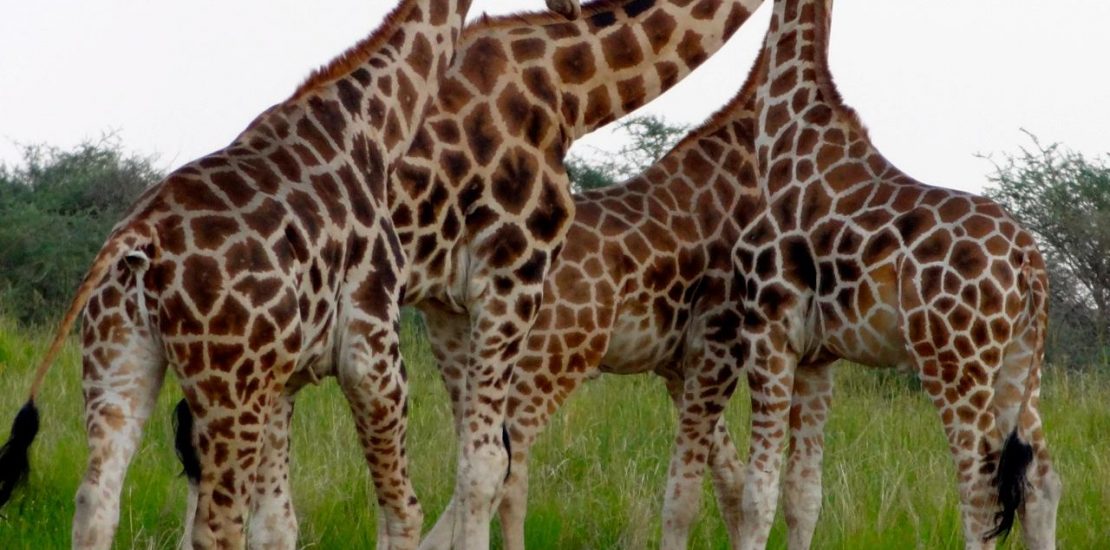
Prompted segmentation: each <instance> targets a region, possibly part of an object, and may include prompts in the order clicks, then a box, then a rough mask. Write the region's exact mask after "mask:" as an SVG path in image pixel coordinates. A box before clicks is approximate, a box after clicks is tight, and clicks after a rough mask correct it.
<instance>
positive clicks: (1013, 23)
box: [0, 0, 1110, 191]
mask: <svg viewBox="0 0 1110 550" xmlns="http://www.w3.org/2000/svg"><path fill="white" fill-rule="evenodd" d="M770 3H771V2H770V0H768V1H767V2H766V5H764V6H763V7H762V8H761V9H760V11H759V12H758V13H757V14H756V16H755V17H753V18H752V19H751V20H750V21H749V22H748V23H747V24H746V25H745V26H744V27H743V28H742V29H741V30H740V32H739V33H738V34H737V36H735V37H733V39H732V40H731V41H730V42H729V44H728V45H726V47H725V48H724V49H723V50H722V51H721V52H719V53H718V54H717V55H715V56H714V57H713V58H712V59H711V60H710V61H709V62H707V63H706V64H705V65H703V66H702V68H700V69H698V71H696V72H695V73H694V74H693V75H692V76H690V77H689V78H687V79H686V80H685V81H683V82H682V83H681V84H679V85H678V86H677V87H676V88H675V89H673V90H671V91H670V92H668V93H667V94H666V95H664V96H663V97H661V98H660V99H658V100H656V101H655V102H654V103H652V104H650V105H649V106H647V107H646V108H645V109H643V110H642V112H650V113H655V114H661V115H664V116H666V117H667V118H669V119H670V120H672V121H675V122H680V123H686V124H691V125H696V124H697V123H699V122H700V121H701V120H703V119H704V118H705V117H706V116H707V115H709V114H710V113H712V112H713V111H715V110H716V109H717V108H718V107H719V106H720V105H721V104H723V103H724V102H725V101H726V100H727V99H728V98H730V97H731V96H732V95H733V94H734V93H735V92H736V90H737V89H739V87H740V84H741V81H742V79H743V78H744V76H745V75H746V74H747V71H748V68H749V66H750V65H751V62H752V60H753V59H754V57H755V53H756V50H757V48H758V46H759V43H760V41H761V39H762V36H763V33H764V31H765V30H766V25H767V18H768V14H769V11H770ZM392 5H393V2H392V1H383V0H373V1H368V0H317V1H315V2H305V1H303V0H302V1H293V0H234V1H230V2H229V1H226V0H224V1H215V0H192V1H189V2H184V1H177V2H165V1H163V2H148V1H143V0H96V1H88V0H85V1H80V0H38V1H36V2H14V1H13V2H5V5H4V7H3V9H2V10H0V162H7V163H11V162H13V161H15V160H18V148H17V147H16V146H15V143H39V142H45V143H49V144H55V145H61V146H70V145H73V144H75V143H77V142H79V141H81V140H82V139H85V138H96V137H98V136H99V135H101V134H102V133H104V132H106V131H110V130H115V131H118V133H119V136H120V139H121V141H122V142H123V144H124V146H125V147H126V148H128V149H131V150H134V151H137V152H140V153H157V154H159V155H160V161H159V162H160V164H161V165H162V166H164V167H166V168H171V167H174V166H177V165H179V164H181V163H184V162H186V161H188V160H191V159H193V158H195V157H197V156H200V155H202V154H204V153H207V152H209V151H211V150H213V149H216V148H219V147H222V146H223V145H226V144H227V143H228V142H229V141H230V140H231V139H232V138H234V137H235V135H237V134H238V133H239V131H240V130H242V129H243V127H244V126H245V125H246V124H247V123H248V122H249V121H250V120H251V119H252V118H254V116H255V115H256V114H258V113H259V112H261V111H262V110H263V109H265V108H266V107H268V106H270V105H271V104H273V103H275V102H277V101H280V100H282V99H284V98H285V97H287V96H288V95H289V94H290V93H291V92H292V91H293V89H294V88H295V87H296V85H297V84H298V83H299V82H300V81H301V80H302V79H303V78H304V77H305V75H306V74H307V73H308V72H309V71H310V70H311V69H312V68H313V67H316V66H318V65H320V64H323V63H325V62H327V61H328V60H329V59H330V58H331V57H333V56H334V55H335V54H337V53H339V52H341V51H342V50H343V49H345V48H346V47H347V46H349V45H350V44H352V43H354V42H355V41H356V40H357V39H358V38H360V37H362V36H364V35H365V34H367V33H368V32H369V31H370V30H371V29H372V28H373V27H374V26H376V25H377V23H378V22H379V21H380V20H381V17H382V16H383V15H384V14H385V13H386V12H387V11H388V10H389V8H390V7H391V6H392ZM541 5H542V0H474V8H473V10H472V13H473V14H474V15H477V14H480V13H481V12H483V11H486V12H489V13H491V14H499V13H507V12H510V11H515V10H520V9H538V8H539V7H541ZM1108 29H1110V2H1104V1H1102V0H1052V1H1049V0H970V1H969V0H933V1H929V2H925V1H922V0H838V1H837V4H836V8H835V12H834V18H833V34H832V68H833V72H834V74H835V75H836V78H837V82H838V84H839V85H840V88H841V91H842V93H843V95H844V97H845V99H846V100H847V102H848V103H849V104H851V105H853V106H854V107H855V108H856V109H857V110H858V111H859V112H860V114H861V116H862V118H863V120H864V121H865V122H866V123H867V124H868V126H869V127H870V128H871V134H872V137H873V138H874V140H875V142H876V143H877V145H878V146H879V147H880V148H881V149H882V150H883V151H884V152H885V153H886V154H887V155H888V156H889V157H890V158H891V159H893V160H894V161H895V162H896V163H898V164H899V165H900V166H901V167H902V168H903V169H905V170H906V171H908V172H909V173H910V174H912V175H914V176H915V177H917V178H919V179H922V180H924V181H927V182H929V183H934V184H938V185H945V186H949V187H956V188H961V189H967V190H973V191H977V190H980V189H981V188H982V186H983V185H984V184H985V183H986V176H987V174H988V173H989V172H991V164H990V163H989V162H987V161H984V160H981V159H977V158H976V157H975V154H976V153H998V152H1010V151H1015V150H1016V149H1017V147H1019V146H1022V145H1028V144H1029V142H1028V140H1027V138H1026V137H1025V136H1024V135H1023V134H1021V132H1020V131H1019V129H1020V128H1026V129H1028V130H1030V131H1031V132H1033V133H1035V134H1036V135H1038V136H1039V137H1040V138H1041V139H1042V140H1044V141H1049V142H1051V141H1059V142H1062V143H1064V144H1066V145H1067V146H1069V147H1071V148H1074V149H1077V150H1080V151H1083V152H1085V153H1089V154H1104V153H1107V152H1110V139H1108V138H1110V129H1108V128H1107V124H1108V123H1110V71H1108V70H1107V69H1108V66H1110V64H1108V60H1107V55H1108V54H1110V31H1108ZM617 145H618V143H617V141H616V138H614V137H613V134H612V133H611V132H608V131H606V130H602V131H600V132H598V133H596V134H594V135H593V136H590V137H589V138H587V139H586V140H583V142H580V144H579V145H578V146H577V147H576V149H575V150H576V151H579V152H587V153H588V152H589V151H590V149H589V148H588V147H590V146H592V147H601V148H615V147H616V146H617Z"/></svg>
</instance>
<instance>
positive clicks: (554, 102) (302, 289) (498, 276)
mask: <svg viewBox="0 0 1110 550" xmlns="http://www.w3.org/2000/svg"><path fill="white" fill-rule="evenodd" d="M762 3H763V2H762V0H596V1H595V2H593V3H591V4H587V5H585V6H579V5H578V3H577V0H548V1H547V4H548V6H549V8H551V9H552V10H553V11H555V12H557V13H559V14H561V16H560V15H554V14H525V15H517V16H508V17H498V18H483V19H480V20H478V21H475V22H473V23H471V24H470V25H468V26H465V28H464V21H465V18H466V14H467V12H468V10H469V8H470V4H471V2H470V1H469V0H401V2H400V4H399V5H398V7H397V8H396V9H395V10H394V11H393V12H392V13H391V14H390V15H389V16H388V17H387V19H386V21H385V22H384V23H383V24H382V26H381V27H380V28H379V29H378V30H377V31H375V32H374V33H373V34H372V35H370V36H369V37H368V38H366V39H364V40H363V41H361V42H359V43H358V44H356V45H355V46H354V47H352V48H351V49H350V50H348V51H347V52H345V53H344V54H343V55H342V56H340V57H338V58H336V59H335V60H334V61H332V62H331V63H330V64H329V65H327V66H325V67H324V68H322V69H321V70H319V71H317V72H315V73H314V74H313V75H312V76H311V77H309V79H308V80H307V81H306V82H305V83H304V84H303V85H301V87H300V88H298V89H297V91H296V92H295V93H294V94H293V96H292V97H290V98H289V99H288V100H286V101H284V102H282V103H279V104H277V105H275V106H273V107H271V108H270V109H268V110H266V111H265V112H264V113H263V114H262V115H260V116H259V117H258V118H256V119H255V120H254V121H253V122H252V123H251V124H250V125H249V126H248V127H247V129H246V130H244V132H243V133H242V134H240V135H239V136H238V137H237V138H236V139H235V141H233V142H232V143H231V145H229V146H228V147H226V148H224V149H221V150H219V151H216V152H215V153H212V154H210V155H207V156H205V157H202V158H201V159H198V160H196V161H193V162H191V163H189V164H186V165H184V166H183V167H181V168H179V169H177V170H175V171H174V172H173V173H171V174H170V175H169V176H168V177H167V178H166V179H165V180H163V181H162V182H161V183H159V184H158V185H156V186H154V187H152V188H150V189H149V190H148V191H147V192H146V193H145V194H144V195H143V196H142V197H140V199H139V200H138V201H137V202H136V204H135V205H134V206H133V208H132V209H131V211H130V213H129V214H128V216H127V217H126V218H125V219H124V220H122V221H121V222H120V223H119V224H118V225H117V226H116V227H115V228H114V229H113V231H112V233H111V235H110V236H109V237H108V240H107V242H106V243H105V245H104V247H103V248H102V249H101V251H100V253H99V254H98V255H97V257H96V259H95V260H94V262H93V265H92V267H91V268H90V270H89V272H88V275H87V276H86V278H85V280H84V281H83V282H82V284H81V286H80V287H79V288H78V291H77V294H76V297H75V298H74V301H73V303H72V305H71V306H70V308H69V310H68V312H67V313H66V315H65V317H64V318H63V321H62V323H61V326H60V327H59V329H58V331H57V334H56V337H55V339H54V341H53V344H52V346H51V349H50V350H49V351H48V353H47V355H46V357H45V359H44V360H43V362H42V363H41V365H40V367H39V369H38V371H37V372H36V377H35V379H34V383H33V385H32V388H31V391H30V397H29V399H28V401H27V404H26V405H24V407H23V408H22V409H21V410H20V411H19V413H18V414H17V416H16V419H15V422H14V424H13V429H12V438H11V439H10V440H9V442H8V443H7V444H6V445H5V446H4V448H3V449H2V450H0V504H2V503H3V502H6V501H7V499H8V498H9V496H10V494H11V491H12V489H13V488H14V486H15V485H16V484H17V483H18V482H19V481H21V479H22V478H24V477H25V475H26V471H27V467H28V458H27V455H28V449H29V447H30V445H31V442H32V440H33V438H34V435H35V433H36V432H37V430H38V422H39V413H38V410H37V408H36V406H35V397H36V396H37V395H38V394H39V391H40V389H41V385H42V380H43V377H44V375H45V373H46V371H47V369H48V368H49V366H50V365H51V363H52V361H53V360H54V358H55V357H56V355H57V353H58V350H59V349H60V346H61V344H62V343H63V342H64V340H65V338H66V336H67V333H68V331H69V329H70V328H71V327H72V325H73V324H74V322H75V321H76V319H77V317H78V316H83V323H82V332H81V334H82V349H83V365H84V368H83V388H84V396H85V403H86V404H85V424H86V430H87V434H88V443H89V458H88V466H87V469H86V473H85V477H84V479H83V481H82V482H81V485H80V487H79V489H78V492H77V498H76V503H77V505H76V511H75V516H74V521H73V530H72V536H73V546H74V547H77V548H108V547H110V546H111V544H112V540H113V537H114V534H115V530H116V526H117V524H118V522H119V507H120V498H121V495H120V493H121V488H122V483H123V477H124V475H125V473H126V470H127V467H128V464H129V462H130V460H131V458H132V456H133V455H134V454H135V452H136V450H137V448H138V444H139V442H140V440H141V437H142V431H143V426H144V424H145V422H146V420H147V419H148V417H149V416H150V413H151V411H152V409H153V405H154V403H155V400H156V397H157V395H158V392H159V390H160V388H161V385H162V382H163V378H164V375H165V372H166V371H167V368H168V370H170V371H171V372H172V373H173V375H174V377H175V378H176V379H177V381H178V383H179V384H180V385H181V387H182V389H183V391H184V394H185V399H184V400H183V402H182V404H180V405H179V406H178V409H177V414H176V416H177V418H178V420H179V426H178V430H179V431H178V438H177V439H178V445H177V447H178V451H179V454H180V456H181V458H182V461H183V463H184V464H185V470H186V473H187V474H188V478H189V493H190V495H189V500H188V509H187V519H186V528H185V530H184V535H183V539H182V540H183V545H185V546H186V547H190V546H191V547H200V548H242V547H251V548H295V547H296V546H297V540H298V539H297V537H298V530H297V520H296V516H295V512H294V509H293V501H292V495H291V493H290V483H289V476H290V472H289V454H288V449H289V446H288V445H289V443H288V439H289V428H290V422H291V418H292V414H293V401H294V397H295V394H296V392H297V391H298V390H299V389H301V388H302V387H304V386H305V385H308V384H315V383H318V382H319V381H320V379H321V378H324V377H328V376H334V377H335V378H336V380H337V381H338V383H339V386H340V387H341V389H342V391H343V393H344V395H345V397H346V398H347V400H348V401H349V403H350V406H351V412H352V415H353V417H354V419H355V425H356V428H357V430H358V436H359V440H360V442H361V444H362V448H363V451H364V454H365V458H366V461H367V464H368V465H369V468H370V472H371V477H372V479H373V482H374V485H375V489H376V493H377V502H378V505H379V514H378V530H377V545H378V548H383V549H384V548H388V549H393V548H399V549H403V548H416V547H418V546H419V547H420V548H429V549H432V548H463V549H482V548H488V547H489V545H490V541H489V525H490V521H491V517H492V515H493V513H494V512H495V511H496V512H497V514H498V515H499V516H500V519H501V526H502V535H503V542H504V547H505V548H509V549H513V550H516V549H522V548H524V516H525V511H526V507H527V487H528V452H529V448H530V447H531V445H532V443H533V442H534V441H535V439H536V438H537V437H538V436H539V434H540V432H541V431H542V430H543V428H544V426H545V425H546V423H547V422H548V420H549V418H550V416H551V415H552V414H553V413H554V412H555V411H556V410H557V408H558V407H559V406H560V404H561V403H562V402H563V401H564V400H565V399H566V398H567V397H568V396H569V395H570V394H571V393H572V392H573V391H574V390H575V389H576V388H577V387H579V386H580V385H581V384H582V382H583V381H585V380H586V379H588V378H589V377H591V376H592V375H594V374H596V373H598V372H606V373H617V374H633V373H642V372H654V373H656V374H658V375H660V376H661V377H663V379H664V380H665V382H666V387H667V390H668V392H669V394H670V396H671V399H672V401H673V402H674V405H675V407H676V409H677V411H678V415H679V420H678V424H677V432H676V434H675V440H674V446H673V449H672V456H671V460H670V467H669V469H668V481H667V485H666V487H665V489H664V506H663V518H662V519H663V521H662V525H663V538H662V545H663V547H664V548H667V549H671V548H684V547H685V546H686V543H687V538H688V534H689V531H690V527H691V524H692V522H693V520H694V519H695V517H696V516H697V513H698V507H699V505H700V498H701V490H700V487H701V480H702V478H703V476H704V475H705V471H706V470H707V469H708V471H709V473H710V475H711V478H712V481H713V487H714V491H715V494H716V497H717V500H718V503H719V509H720V512H721V514H722V515H723V516H724V520H725V524H726V526H727V529H728V534H729V537H730V540H731V542H732V546H733V547H734V548H762V547H765V546H766V545H767V542H768V536H769V533H770V528H771V525H772V522H773V519H774V515H775V511H776V508H777V501H778V495H779V491H780V485H781V491H782V495H783V503H784V511H785V516H786V523H787V537H788V540H787V542H788V546H789V547H790V548H809V547H810V546H811V544H812V543H813V531H814V528H815V525H816V522H817V519H818V515H819V511H820V508H821V502H822V492H821V467H822V466H821V461H822V451H823V444H824V441H823V432H824V423H825V420H826V418H827V415H828V410H829V407H830V406H831V402H832V399H831V394H832V388H833V381H832V369H831V364H832V363H833V362H834V361H835V360H837V359H848V360H851V361H855V362H858V363H862V364H866V365H871V366H875V367H902V368H907V369H910V370H912V371H913V372H915V373H916V374H917V376H918V377H919V378H920V380H921V382H922V387H923V389H924V391H925V392H926V393H927V394H928V396H929V397H930V399H931V400H932V402H933V403H934V404H935V405H936V407H937V409H938V412H939V414H940V418H941V422H942V424H943V427H944V431H945V434H946V436H947V438H948V442H949V447H950V450H951V452H952V456H953V459H954V461H955V464H956V469H957V473H958V492H959V498H960V511H961V516H962V520H963V532H964V538H965V547H967V548H993V547H994V546H995V542H996V540H997V538H998V537H999V536H1000V535H1001V536H1004V535H1005V534H1006V533H1007V532H1008V531H1009V530H1010V529H1011V527H1012V526H1013V523H1014V520H1015V517H1018V518H1020V520H1021V530H1022V532H1023V538H1024V541H1025V543H1026V545H1027V546H1028V547H1030V548H1038V549H1042V548H1054V547H1055V523H1056V509H1057V505H1058V502H1059V499H1060V494H1061V483H1060V481H1059V478H1058V476H1057V475H1056V473H1055V472H1054V470H1053V467H1052V463H1051V460H1050V458H1049V455H1048V451H1047V446H1046V443H1045V438H1044V433H1043V430H1042V427H1041V423H1040V416H1039V412H1038V398H1039V384H1040V369H1041V362H1042V360H1043V353H1044V338H1045V328H1046V327H1045V325H1046V322H1047V310H1046V308H1047V306H1046V296H1047V284H1048V283H1047V276H1046V272H1045V265H1044V259H1043V258H1042V256H1041V255H1040V253H1039V252H1038V251H1037V248H1036V245H1035V243H1034V241H1033V238H1032V237H1031V235H1030V234H1029V233H1028V232H1027V231H1025V230H1024V229H1022V228H1021V227H1020V225H1019V224H1018V223H1017V222H1016V221H1014V220H1013V219H1012V218H1011V217H1010V216H1009V215H1008V214H1007V213H1006V212H1004V211H1003V210H1002V209H1001V208H1000V207H999V206H998V205H997V204H995V203H993V202H991V201H990V200H988V199H984V198H981V197H977V196H974V195H969V194H966V193H960V192H956V191H951V190H948V189H944V188H939V187H932V186H929V185H926V184H923V183H920V182H918V181H916V180H914V179H912V178H910V177H909V176H907V175H905V174H904V173H902V172H901V171H899V170H898V169H897V168H895V167H894V166H893V165H892V164H891V163H890V162H889V161H887V160H886V159H885V158H884V157H883V156H882V155H881V153H880V152H879V151H878V150H877V149H876V148H875V147H874V145H872V143H871V142H870V140H869V138H868V135H867V131H866V129H865V127H864V126H863V124H862V123H861V122H860V119H859V117H858V116H857V115H856V113H855V111H853V110H852V109H851V108H850V107H848V106H847V105H845V104H844V103H843V101H842V100H841V99H840V96H839V94H838V93H837V90H836V86H835V83H834V82H833V79H832V75H831V72H830V71H829V68H828V59H827V55H828V46H829V35H830V27H831V23H830V22H831V18H830V11H831V7H832V2H831V0H774V1H773V6H772V9H773V14H772V18H771V26H770V29H769V30H768V32H767V34H766V38H765V41H764V44H763V47H762V50H761V52H760V54H759V57H758V59H757V61H756V62H755V65H754V67H752V68H751V70H750V72H749V75H748V79H747V82H746V83H745V84H744V85H743V87H742V88H741V90H740V91H739V92H738V93H737V95H736V96H735V97H734V98H733V99H732V100H731V101H729V102H728V103H727V104H726V105H725V106H724V107H723V108H722V109H721V110H720V111H719V112H717V113H716V114H715V115H713V116H712V117H710V118H709V119H708V120H707V121H706V122H705V123H704V124H702V125H701V126H700V127H698V128H697V129H695V130H693V131H692V132H691V133H690V135H689V136H687V137H686V138H684V139H683V140H682V141H681V142H680V143H679V144H678V145H677V146H675V148H674V149H673V150H672V151H671V152H670V153H668V154H666V155H665V156H664V157H662V158H661V159H659V160H658V161H657V162H656V163H655V164H654V165H653V166H651V167H650V168H648V169H647V170H646V171H645V172H644V173H643V174H641V175H639V176H636V177H634V178H632V179H630V180H628V181H626V182H624V183H621V184H618V185H615V186H612V187H610V188H606V189H601V190H595V191H589V192H585V193H582V194H580V195H577V196H574V195H572V194H571V190H570V185H569V181H568V177H567V173H566V168H565V166H564V165H563V161H564V156H565V154H566V152H567V150H568V149H569V147H570V146H571V144H572V143H573V142H574V141H575V140H576V139H578V138H579V137H581V136H583V135H585V134H587V133H589V132H591V131H593V130H594V129H597V128H599V127H601V126H603V125H605V124H607V123H609V122H612V121H614V120H616V119H618V118H620V117H622V116H624V115H626V114H628V113H630V112H631V111H633V110H635V109H636V108H638V107H640V106H641V105H643V104H645V103H647V102H649V101H651V100H652V99H653V98H655V97H657V96H659V95H660V94H662V93H663V92H665V91H666V90H667V89H669V88H670V87H671V86H673V85H674V84H675V83H677V82H678V81H679V80H681V79H682V78H683V77H685V76H686V75H687V74H689V73H690V72H692V71H693V70H694V69H696V68H697V66H698V65H699V64H701V63H702V62H703V61H704V60H706V59H707V58H708V57H709V56H710V55H712V54H713V53H714V52H715V51H716V50H717V49H719V48H720V47H721V46H722V45H723V44H724V43H725V42H726V41H727V40H728V39H729V37H730V36H731V35H732V34H733V33H734V32H735V31H736V30H737V29H738V28H739V27H740V26H741V25H742V24H743V23H744V22H745V21H746V20H747V19H748V18H749V16H751V14H752V12H754V11H755V10H756V9H757V8H759V7H760V5H761V4H762ZM738 70H742V69H740V68H738ZM406 305H409V306H414V307H416V308H417V309H419V310H420V311H421V312H422V313H423V315H424V318H425V322H426V325H427V328H428V331H427V332H428V337H429V340H430V343H431V346H432V349H433V352H434V354H435V358H436V359H437V361H438V363H439V367H440V372H441V375H442V377H443V380H444V383H445V384H446V386H447V388H448V394H449V396H450V399H451V402H452V411H453V416H454V419H453V422H454V428H455V433H456V436H457V438H458V447H457V449H458V456H457V476H456V477H457V479H456V484H455V490H454V495H453V497H452V500H451V502H450V503H449V505H448V507H447V510H446V511H445V512H444V513H443V515H442V516H441V517H440V518H439V520H438V521H437V522H436V524H435V526H434V527H433V528H432V529H431V531H429V532H428V533H427V534H425V535H424V537H423V539H422V538H421V529H422V527H423V524H424V516H423V512H422V510H421V507H420V504H419V500H418V499H417V496H416V494H415V491H414V490H413V487H412V484H411V482H410V479H409V472H408V462H407V457H406V448H405V438H406V428H407V424H406V422H407V411H408V409H407V407H408V387H407V382H406V375H405V370H404V366H403V363H402V358H401V355H400V350H399V334H398V326H399V319H400V308H401V307H402V306H406ZM741 380H746V381H747V384H748V387H749V389H750V393H751V438H750V449H749V453H748V460H747V463H746V464H745V463H744V462H743V461H742V460H741V458H740V454H739V452H738V451H737V449H736V447H735V445H734V444H733V442H732V440H731V439H730V436H729V433H728V430H727V428H726V426H725V424H724V417H723V415H722V412H723V411H724V409H725V407H726V406H727V405H728V402H729V400H730V397H731V396H732V394H733V392H734V390H735V389H736V387H737V385H738V384H739V383H740V382H741ZM784 452H785V454H786V456H787V460H786V465H785V475H784V476H783V474H782V468H783V454H784ZM780 478H782V479H780Z"/></svg>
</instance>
